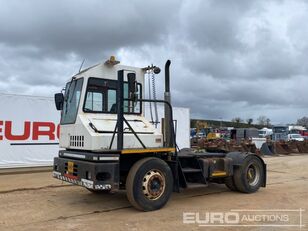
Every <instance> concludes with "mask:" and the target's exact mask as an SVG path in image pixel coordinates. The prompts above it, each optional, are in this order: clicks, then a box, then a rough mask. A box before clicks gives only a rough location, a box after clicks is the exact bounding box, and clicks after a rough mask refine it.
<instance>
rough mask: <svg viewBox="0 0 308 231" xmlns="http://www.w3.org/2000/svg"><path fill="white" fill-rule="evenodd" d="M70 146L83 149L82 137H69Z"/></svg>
mask: <svg viewBox="0 0 308 231" xmlns="http://www.w3.org/2000/svg"><path fill="white" fill-rule="evenodd" d="M70 146H71V147H83V146H84V136H70Z"/></svg>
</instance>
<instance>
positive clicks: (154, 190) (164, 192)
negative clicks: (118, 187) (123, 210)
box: [126, 157, 173, 211]
mask: <svg viewBox="0 0 308 231" xmlns="http://www.w3.org/2000/svg"><path fill="white" fill-rule="evenodd" d="M172 189H173V176H172V172H171V169H170V167H169V166H168V164H167V163H166V162H165V161H163V160H161V159H158V158H154V157H149V158H144V159H141V160H139V161H138V162H136V163H135V164H134V165H133V167H132V168H131V169H130V171H129V173H128V176H127V179H126V191H127V198H128V200H129V202H130V203H131V204H132V205H133V206H134V207H135V208H137V209H139V210H142V211H152V210H157V209H160V208H162V207H163V206H164V205H165V204H166V203H167V202H168V200H169V198H170V196H171V194H172Z"/></svg>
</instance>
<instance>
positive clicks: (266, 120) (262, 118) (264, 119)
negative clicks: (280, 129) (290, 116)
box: [257, 115, 271, 126]
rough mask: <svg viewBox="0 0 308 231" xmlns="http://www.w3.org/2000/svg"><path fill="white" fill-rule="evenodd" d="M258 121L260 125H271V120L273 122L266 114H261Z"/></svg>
mask: <svg viewBox="0 0 308 231" xmlns="http://www.w3.org/2000/svg"><path fill="white" fill-rule="evenodd" d="M257 121H258V124H259V125H263V126H270V122H271V120H270V119H269V118H267V117H266V116H264V115H262V116H259V117H258V119H257Z"/></svg>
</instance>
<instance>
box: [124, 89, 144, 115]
mask: <svg viewBox="0 0 308 231" xmlns="http://www.w3.org/2000/svg"><path fill="white" fill-rule="evenodd" d="M137 88H138V89H137V90H138V91H137V96H138V99H140V97H141V84H138V85H137ZM128 94H129V93H128V84H127V83H124V92H123V97H124V99H127V98H128ZM124 113H136V114H139V113H141V107H140V102H132V101H128V100H125V101H124Z"/></svg>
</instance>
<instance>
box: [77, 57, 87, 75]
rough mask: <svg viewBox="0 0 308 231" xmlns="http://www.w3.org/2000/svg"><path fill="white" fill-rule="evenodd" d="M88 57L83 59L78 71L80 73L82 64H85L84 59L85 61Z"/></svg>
mask: <svg viewBox="0 0 308 231" xmlns="http://www.w3.org/2000/svg"><path fill="white" fill-rule="evenodd" d="M85 60H86V59H83V60H82V63H81V65H80V67H79V71H78V73H80V71H81V68H82V66H83V64H84V61H85Z"/></svg>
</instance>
